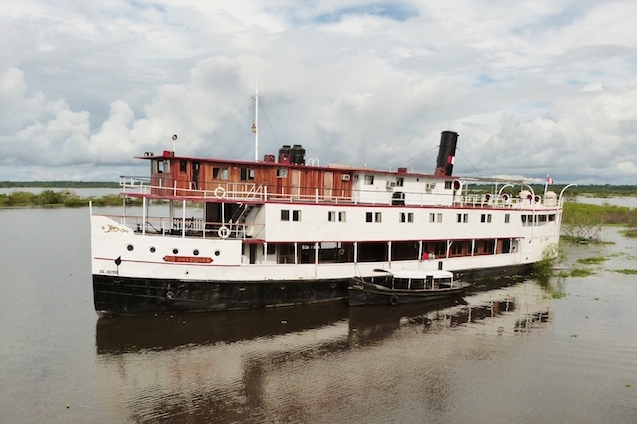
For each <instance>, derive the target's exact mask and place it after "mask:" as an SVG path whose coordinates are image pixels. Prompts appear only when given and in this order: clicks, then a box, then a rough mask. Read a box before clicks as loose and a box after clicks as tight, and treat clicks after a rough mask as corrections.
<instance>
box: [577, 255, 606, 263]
mask: <svg viewBox="0 0 637 424" xmlns="http://www.w3.org/2000/svg"><path fill="white" fill-rule="evenodd" d="M605 260H606V258H604V257H601V256H593V257H591V258H582V259H578V260H577V262H578V263H580V264H584V265H599V264H601V263H602V262H604V261H605Z"/></svg>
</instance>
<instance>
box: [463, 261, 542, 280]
mask: <svg viewBox="0 0 637 424" xmlns="http://www.w3.org/2000/svg"><path fill="white" fill-rule="evenodd" d="M531 272H533V264H521V265H506V266H499V267H493V268H472V269H463V270H460V271H454V272H453V277H454V279H456V280H461V281H464V282H472V281H480V280H486V279H488V278H494V277H504V276H510V275H529V274H531Z"/></svg>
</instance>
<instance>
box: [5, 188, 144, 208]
mask: <svg viewBox="0 0 637 424" xmlns="http://www.w3.org/2000/svg"><path fill="white" fill-rule="evenodd" d="M89 201H90V202H93V205H94V206H119V205H121V204H122V198H121V197H120V196H119V195H117V194H108V195H106V196H100V197H80V196H78V195H77V194H75V193H73V192H72V191H69V190H63V191H53V190H48V189H47V190H44V191H42V192H41V193H37V194H36V193H29V192H25V191H14V192H12V193H9V194H0V208H10V207H23V208H24V207H81V206H88V202H89ZM138 203H139V204H141V199H134V200H131V202H130V204H138Z"/></svg>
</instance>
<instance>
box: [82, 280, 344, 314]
mask: <svg viewBox="0 0 637 424" xmlns="http://www.w3.org/2000/svg"><path fill="white" fill-rule="evenodd" d="M348 283H349V280H348V279H339V280H321V281H307V280H298V281H265V282H264V281H253V282H246V281H240V282H239V281H180V280H170V279H158V278H157V279H155V278H153V279H144V278H124V277H116V276H108V275H94V276H93V298H94V303H95V310H96V311H97V313H98V315H102V316H105V315H106V316H108V315H138V314H153V313H173V312H199V311H201V312H203V311H222V310H239V309H255V308H266V307H272V306H289V305H302V304H311V303H320V302H329V301H336V300H344V299H347V287H348Z"/></svg>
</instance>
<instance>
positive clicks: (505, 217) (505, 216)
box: [504, 213, 511, 224]
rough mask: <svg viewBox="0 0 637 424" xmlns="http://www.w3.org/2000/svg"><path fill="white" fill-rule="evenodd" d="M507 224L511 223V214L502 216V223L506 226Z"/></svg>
mask: <svg viewBox="0 0 637 424" xmlns="http://www.w3.org/2000/svg"><path fill="white" fill-rule="evenodd" d="M509 222H511V214H510V213H505V214H504V223H505V224H508V223H509Z"/></svg>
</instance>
